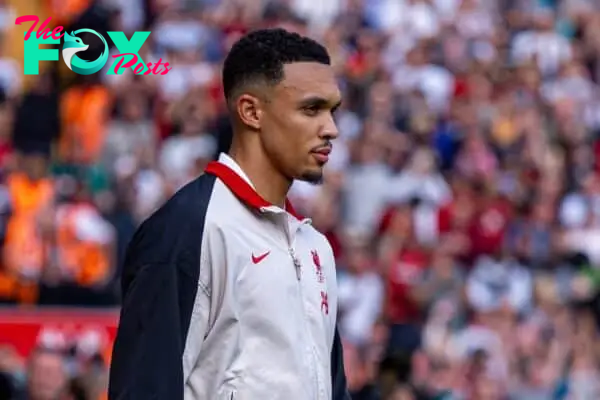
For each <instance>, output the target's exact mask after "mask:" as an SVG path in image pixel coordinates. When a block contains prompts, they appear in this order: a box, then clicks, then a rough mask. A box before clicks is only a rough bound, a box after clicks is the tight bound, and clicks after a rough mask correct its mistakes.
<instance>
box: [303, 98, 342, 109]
mask: <svg viewBox="0 0 600 400" xmlns="http://www.w3.org/2000/svg"><path fill="white" fill-rule="evenodd" d="M341 103H342V101H341V100H338V101H337V102H335V103H333V104H332V102H331V100H328V99H326V98H324V97H321V96H311V97H307V98H306V99H303V100H302V101H301V102H300V107H319V108H332V109H336V108H338V107H339V106H340V104H341Z"/></svg>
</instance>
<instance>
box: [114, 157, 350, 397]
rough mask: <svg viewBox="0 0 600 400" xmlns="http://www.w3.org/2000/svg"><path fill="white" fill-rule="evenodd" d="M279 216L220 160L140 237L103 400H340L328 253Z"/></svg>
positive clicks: (318, 238) (296, 222) (342, 384)
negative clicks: (106, 397) (107, 394)
mask: <svg viewBox="0 0 600 400" xmlns="http://www.w3.org/2000/svg"><path fill="white" fill-rule="evenodd" d="M286 210H287V211H286ZM286 210H283V209H281V208H280V207H277V206H274V205H272V204H269V203H268V202H267V201H265V200H264V199H263V198H261V197H260V196H259V195H258V194H257V193H256V191H255V190H254V189H253V186H252V183H251V182H250V180H249V179H248V177H247V176H246V175H245V174H244V172H243V171H242V170H241V169H240V167H239V166H238V165H237V164H236V163H235V161H233V160H232V159H231V158H230V157H228V156H227V155H224V154H222V155H221V156H220V157H219V161H218V162H213V163H210V164H209V166H208V167H207V169H206V171H205V174H204V175H202V176H200V177H199V178H197V179H196V180H194V181H193V182H191V183H189V184H188V185H186V186H185V187H184V188H182V189H181V190H180V191H179V192H177V193H176V194H175V195H174V196H173V197H172V198H171V199H170V200H169V201H168V202H167V203H166V204H165V205H164V206H163V207H162V208H160V209H159V210H158V211H157V212H156V213H155V214H154V215H152V216H151V217H150V218H149V219H148V220H146V221H145V222H144V223H143V224H142V225H141V226H140V228H139V229H138V231H137V232H136V234H135V236H134V238H133V239H132V242H131V243H130V245H129V248H128V250H127V256H126V260H125V265H124V270H123V276H122V290H123V306H122V309H121V320H120V323H119V329H118V333H117V338H116V341H115V347H114V350H113V358H112V365H111V371H110V389H109V399H111V400H117V399H118V400H125V399H126V400H153V399H156V400H232V399H233V400H330V399H333V400H342V399H343V400H346V399H349V396H348V394H347V391H346V378H345V375H344V367H343V361H342V349H341V343H340V339H339V336H338V333H337V329H336V311H337V293H336V275H335V265H334V258H333V253H332V250H331V248H330V246H329V244H328V242H327V240H326V239H325V237H324V236H323V235H321V234H320V233H319V232H317V231H316V230H315V229H314V228H313V227H312V226H311V223H310V220H309V219H304V218H302V217H300V216H298V215H296V213H295V212H294V210H293V208H292V207H291V205H290V204H289V203H287V204H286Z"/></svg>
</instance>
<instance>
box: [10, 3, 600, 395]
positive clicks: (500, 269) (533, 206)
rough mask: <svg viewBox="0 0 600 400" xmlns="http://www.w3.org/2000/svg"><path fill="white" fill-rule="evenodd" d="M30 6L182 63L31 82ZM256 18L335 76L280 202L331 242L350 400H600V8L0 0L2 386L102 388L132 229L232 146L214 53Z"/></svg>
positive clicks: (31, 391) (57, 67)
mask: <svg viewBox="0 0 600 400" xmlns="http://www.w3.org/2000/svg"><path fill="white" fill-rule="evenodd" d="M28 14H35V15H38V16H40V19H41V20H42V21H43V20H44V19H45V18H46V17H48V16H51V17H52V22H51V24H50V25H51V26H56V25H64V26H65V27H67V29H68V30H69V31H70V30H71V29H79V28H90V29H94V30H96V31H98V32H100V33H102V32H106V31H110V30H118V31H125V32H126V33H127V35H128V36H129V35H131V33H132V32H134V31H140V30H150V31H152V33H151V35H150V38H149V40H148V41H147V42H146V44H145V45H144V47H143V48H142V50H141V51H140V55H141V56H142V57H143V58H144V60H145V61H156V60H158V59H160V58H162V60H163V61H165V60H166V61H168V62H169V63H170V65H171V66H172V67H173V68H172V70H171V71H170V72H169V73H168V74H167V75H164V76H152V75H149V76H134V75H133V74H132V73H131V71H127V72H126V73H125V74H123V75H120V76H117V75H106V74H105V73H98V74H94V75H90V76H78V75H75V74H73V73H72V72H70V71H69V70H68V69H67V68H66V67H65V66H64V63H63V62H42V63H40V66H41V73H40V75H36V76H24V75H23V65H22V63H23V39H22V38H23V33H24V32H25V31H26V30H27V29H28V28H29V24H26V25H27V26H15V25H14V20H15V18H16V17H18V16H21V15H28ZM266 26H282V27H285V28H287V29H290V30H294V31H297V32H300V33H303V34H306V35H310V36H312V37H314V38H316V39H318V40H320V41H321V42H322V43H324V44H325V45H326V46H327V48H328V50H329V51H330V53H331V56H332V60H333V66H334V68H335V69H336V71H337V73H338V77H339V84H340V86H341V88H342V90H343V97H344V105H343V107H342V109H341V110H339V111H338V114H337V121H338V125H339V129H340V132H341V137H340V139H339V140H338V141H337V142H336V143H335V151H334V152H333V155H332V160H331V162H330V164H329V166H328V168H327V173H326V178H325V181H324V184H323V185H321V186H311V185H308V184H303V183H295V184H294V186H293V188H292V191H291V198H292V201H293V202H294V204H295V206H296V208H298V209H299V210H300V211H302V212H304V213H305V214H306V215H308V216H311V217H312V218H313V221H314V224H315V226H316V227H317V228H318V229H319V230H321V231H322V232H323V233H325V234H326V235H327V236H328V238H329V239H330V241H331V244H332V246H333V248H334V251H335V255H336V258H337V266H338V277H339V290H340V293H339V295H340V299H339V311H340V315H339V324H340V330H341V334H342V337H343V341H344V344H345V358H346V369H347V375H348V380H349V384H350V389H351V392H352V396H353V397H352V398H353V400H376V399H383V400H399V399H403V400H408V399H440V400H441V399H447V400H448V399H465V400H467V399H469V400H471V399H472V400H488V399H489V400H504V399H516V400H537V399H540V400H544V399H550V400H558V399H576V400H595V399H600V375H599V372H600V370H599V365H600V364H599V361H600V347H599V344H600V341H599V340H598V333H599V330H598V326H599V324H598V322H599V316H600V303H599V302H598V293H599V289H600V269H599V267H600V246H599V245H598V243H600V175H599V173H600V163H599V162H598V157H597V156H599V155H600V141H599V140H598V139H599V136H600V135H599V134H600V91H599V87H598V82H599V78H600V1H597V0H327V1H317V0H287V1H285V0H280V1H267V0H264V1H261V0H243V1H242V0H239V1H234V0H54V1H53V0H1V1H0V177H1V179H0V237H1V244H2V250H1V258H0V259H1V263H0V302H2V303H3V307H2V308H1V309H0V371H1V373H0V399H7V400H12V399H17V400H25V399H27V400H57V399H58V400H75V399H85V400H101V399H105V398H106V384H107V378H106V377H107V365H108V363H109V361H110V351H111V343H112V339H113V338H114V333H115V326H116V322H117V318H118V304H119V268H120V260H121V259H122V257H123V252H124V249H125V248H126V245H127V242H128V240H129V238H130V237H131V235H132V234H133V232H134V231H135V229H136V227H137V226H138V225H139V223H140V222H141V221H142V220H143V219H144V218H145V217H147V216H148V215H149V214H150V213H152V211H153V210H155V209H156V208H157V207H159V206H160V205H161V204H162V203H163V202H164V201H165V199H167V198H168V197H169V196H170V195H171V194H173V193H174V192H175V191H176V190H177V189H178V188H180V187H181V186H182V185H184V184H185V183H186V182H188V181H190V180H191V179H193V178H194V177H196V176H197V175H198V174H200V173H201V171H202V170H203V168H204V166H205V165H206V163H207V162H208V161H210V160H213V159H214V158H215V156H216V155H217V154H218V152H219V151H224V150H227V145H228V142H229V140H230V135H231V131H230V127H229V125H228V122H227V117H226V115H225V112H224V110H225V109H224V104H223V99H222V88H221V86H220V68H221V63H222V61H223V58H224V55H225V54H226V52H227V50H228V48H229V47H230V46H231V44H232V43H233V42H234V41H235V40H236V39H237V38H239V37H240V35H242V34H244V33H245V32H247V31H248V30H250V29H254V28H260V27H266ZM90 40H91V39H90ZM86 43H87V41H86ZM95 47H97V46H94V45H92V46H91V48H90V50H88V51H86V53H83V54H84V58H85V55H86V54H87V55H89V58H90V59H94V58H96V56H97V55H96V53H94V52H98V49H97V48H95ZM114 50H115V49H112V51H113V52H114ZM92 53H94V54H92ZM107 65H108V64H107Z"/></svg>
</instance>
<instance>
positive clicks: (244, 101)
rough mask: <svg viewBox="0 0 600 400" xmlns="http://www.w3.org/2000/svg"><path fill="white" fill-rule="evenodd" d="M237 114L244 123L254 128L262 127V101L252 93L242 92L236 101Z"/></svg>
mask: <svg viewBox="0 0 600 400" xmlns="http://www.w3.org/2000/svg"><path fill="white" fill-rule="evenodd" d="M236 106H237V107H236V109H237V114H238V116H239V118H240V120H241V121H242V123H243V124H244V125H246V126H248V127H250V128H252V129H254V130H259V129H260V127H261V117H262V113H263V112H262V102H261V101H260V99H259V98H258V97H256V96H252V95H251V94H242V95H241V96H240V97H238V99H237V102H236Z"/></svg>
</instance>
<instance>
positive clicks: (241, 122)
mask: <svg viewBox="0 0 600 400" xmlns="http://www.w3.org/2000/svg"><path fill="white" fill-rule="evenodd" d="M223 87H224V90H225V97H226V100H227V104H228V108H229V110H230V113H231V115H232V118H233V126H234V132H235V134H234V142H236V141H239V143H244V146H249V147H250V148H249V149H250V150H252V151H254V152H256V153H259V154H256V157H263V158H265V160H266V161H268V162H269V163H270V164H271V166H272V167H273V168H274V169H275V170H277V171H278V172H280V173H281V174H283V175H284V176H285V177H286V178H288V179H290V180H292V179H300V180H305V181H310V182H319V181H320V180H321V178H322V174H323V166H324V165H325V163H326V162H327V159H328V157H327V155H328V154H329V152H330V151H331V140H333V139H335V138H336V137H337V136H338V131H337V128H336V126H335V122H334V120H333V112H334V111H335V109H337V107H338V106H339V104H340V91H339V88H338V86H337V83H336V79H335V76H334V72H333V69H332V68H331V66H330V60H329V55H328V54H327V51H326V50H325V48H324V47H323V46H321V45H320V44H318V43H317V42H315V41H313V40H311V39H309V38H306V37H302V36H300V35H298V34H296V33H290V32H287V31H285V30H283V29H267V30H259V31H255V32H252V33H250V34H248V35H246V36H244V37H242V38H241V39H240V40H239V41H238V42H236V43H235V44H234V45H233V47H232V48H231V51H230V52H229V55H228V56H227V58H226V60H225V63H224V66H223Z"/></svg>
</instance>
